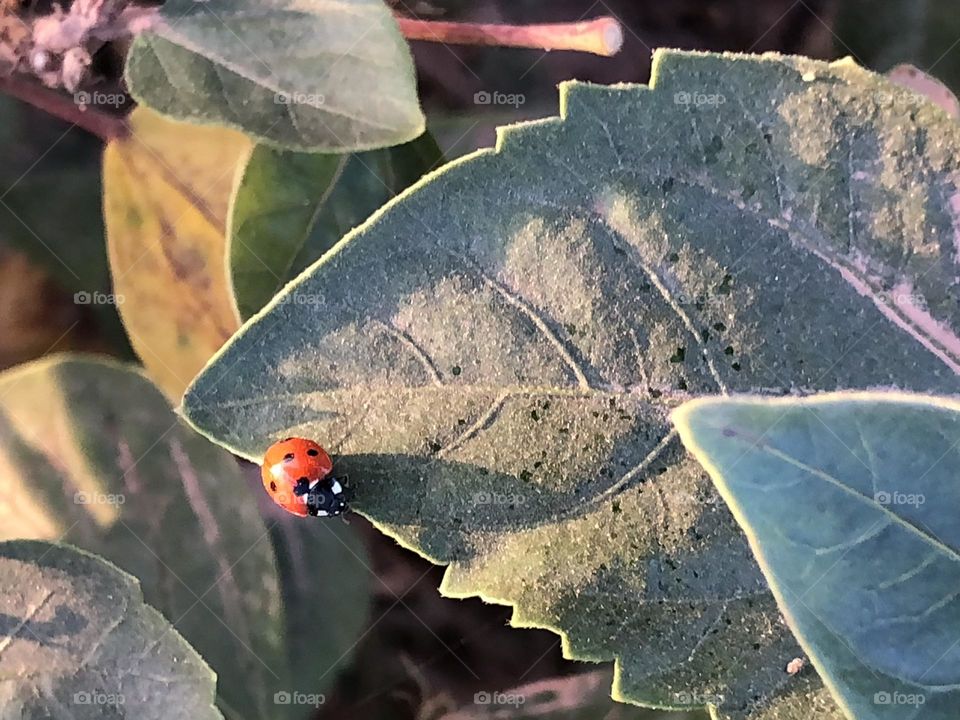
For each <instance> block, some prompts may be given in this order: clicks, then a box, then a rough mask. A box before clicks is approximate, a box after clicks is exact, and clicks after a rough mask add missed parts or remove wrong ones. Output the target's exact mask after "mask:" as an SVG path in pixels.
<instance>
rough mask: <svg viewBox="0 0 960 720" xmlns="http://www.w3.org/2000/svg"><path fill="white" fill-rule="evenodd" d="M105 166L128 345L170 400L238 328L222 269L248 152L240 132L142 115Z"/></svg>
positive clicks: (112, 147)
mask: <svg viewBox="0 0 960 720" xmlns="http://www.w3.org/2000/svg"><path fill="white" fill-rule="evenodd" d="M130 128H131V132H130V134H129V135H128V136H127V137H124V138H120V139H117V140H114V141H112V142H111V143H110V144H109V145H108V146H107V149H106V152H105V154H104V161H103V175H104V216H105V219H106V226H107V246H108V252H109V257H110V269H111V272H112V274H113V283H114V289H115V292H116V294H117V299H118V303H119V307H120V314H121V316H122V317H123V321H124V325H125V326H126V328H127V333H128V334H129V335H130V342H131V344H132V345H133V347H134V349H135V350H136V351H137V354H138V355H139V356H140V359H141V360H142V361H143V364H144V366H145V367H146V368H147V371H148V372H149V373H150V375H151V376H152V377H153V379H154V380H155V381H156V383H157V384H158V385H159V386H160V388H161V389H162V390H163V391H164V392H165V393H166V394H167V395H168V396H169V397H171V398H173V399H179V397H180V395H181V394H182V392H183V389H184V388H185V387H186V385H187V383H188V382H189V381H190V379H191V378H193V376H194V375H195V374H196V373H197V371H199V370H200V368H202V367H203V366H204V364H205V363H206V361H207V360H208V359H209V358H210V356H211V355H213V353H214V352H216V351H217V349H219V347H220V346H221V345H222V344H223V342H224V341H225V340H226V339H227V338H228V337H230V336H231V335H232V334H233V332H234V330H236V329H237V327H238V325H239V323H238V320H237V315H236V311H235V309H234V305H233V301H232V300H231V295H230V290H229V288H228V286H227V279H226V272H225V270H224V267H225V257H224V253H225V248H226V245H225V232H226V230H225V228H226V217H227V207H228V204H229V200H230V193H231V189H232V187H233V183H234V177H235V175H236V173H237V170H238V167H242V166H243V164H244V162H245V160H246V157H247V155H248V154H249V152H250V149H251V143H250V141H249V140H248V139H247V138H246V137H245V136H244V135H241V134H240V133H238V132H234V131H232V130H227V129H224V128H216V127H201V126H196V125H188V124H185V123H178V122H173V121H171V120H167V119H165V118H163V117H161V116H160V115H157V114H156V113H154V112H152V111H150V110H147V109H146V108H142V107H141V108H137V109H136V110H134V111H133V113H132V114H131V116H130Z"/></svg>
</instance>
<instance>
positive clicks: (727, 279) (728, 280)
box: [717, 275, 733, 295]
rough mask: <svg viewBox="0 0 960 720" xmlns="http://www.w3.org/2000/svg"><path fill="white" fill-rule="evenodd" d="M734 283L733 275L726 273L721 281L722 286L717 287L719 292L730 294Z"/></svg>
mask: <svg viewBox="0 0 960 720" xmlns="http://www.w3.org/2000/svg"><path fill="white" fill-rule="evenodd" d="M732 285H733V275H724V276H723V280H722V281H721V283H720V286H719V287H718V288H717V292H719V293H721V294H723V295H729V294H730V288H731V287H732Z"/></svg>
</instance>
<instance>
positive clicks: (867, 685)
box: [673, 393, 960, 720]
mask: <svg viewBox="0 0 960 720" xmlns="http://www.w3.org/2000/svg"><path fill="white" fill-rule="evenodd" d="M673 417H674V421H675V422H676V424H677V428H678V429H679V431H680V436H681V437H682V438H683V442H684V444H685V445H686V446H687V447H688V448H689V449H690V450H691V451H692V452H693V453H694V455H696V457H697V459H698V460H699V461H700V463H701V464H702V465H703V466H704V467H705V468H707V470H708V471H709V472H710V475H711V477H712V478H713V481H714V483H716V485H717V487H718V489H719V490H720V494H721V495H722V496H723V498H724V500H726V501H727V504H728V505H729V506H730V508H731V509H732V510H733V513H734V515H735V516H736V518H737V520H738V521H739V522H740V525H741V526H742V527H743V529H744V530H745V531H746V533H747V536H748V537H749V538H750V545H751V547H752V548H753V551H754V553H755V554H756V556H757V559H758V560H759V561H760V565H761V567H762V568H763V570H764V574H765V575H766V578H767V580H768V581H769V583H770V587H771V588H772V589H773V591H774V593H775V594H776V596H777V600H778V601H779V603H780V607H781V608H782V609H783V610H784V613H785V614H786V616H787V618H788V620H789V622H790V626H791V627H792V628H793V630H794V631H795V632H796V633H797V636H798V637H799V638H800V641H801V642H802V643H803V645H804V647H805V648H806V649H807V651H808V652H809V654H810V657H811V658H812V659H813V661H814V663H816V665H817V667H818V669H820V671H821V672H822V673H823V676H824V678H826V680H827V681H828V683H829V684H830V687H831V688H832V689H833V690H834V694H835V695H836V696H837V697H838V698H839V699H840V700H841V702H842V704H843V706H844V708H845V709H846V711H847V713H848V714H849V716H850V717H851V718H856V719H857V720H894V719H896V720H900V719H902V718H920V717H922V718H924V720H948V719H949V720H953V718H956V717H957V708H958V707H960V642H958V641H957V632H958V629H960V600H958V596H957V587H958V585H960V526H958V524H957V519H956V518H957V508H958V507H960V485H958V483H957V477H958V475H960V404H958V403H956V402H954V401H947V400H942V399H935V398H927V397H923V396H915V395H900V394H894V395H883V394H877V393H874V394H868V393H857V394H849V393H840V394H836V395H830V396H825V397H824V396H821V397H815V398H810V399H805V400H798V399H781V400H768V399H759V398H758V399H751V398H736V399H706V400H695V401H693V402H690V403H687V404H686V405H684V406H683V407H681V408H680V409H679V410H677V411H676V412H675V413H674V416H673Z"/></svg>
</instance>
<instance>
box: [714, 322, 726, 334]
mask: <svg viewBox="0 0 960 720" xmlns="http://www.w3.org/2000/svg"><path fill="white" fill-rule="evenodd" d="M713 329H714V330H716V331H717V332H723V331H724V330H726V329H727V326H726V325H724V324H723V323H722V322H717V323H714V324H713Z"/></svg>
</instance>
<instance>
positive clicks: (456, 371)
mask: <svg viewBox="0 0 960 720" xmlns="http://www.w3.org/2000/svg"><path fill="white" fill-rule="evenodd" d="M450 372H452V373H453V374H454V375H459V374H460V373H462V372H463V369H462V368H461V367H460V366H459V365H454V366H453V367H452V368H450Z"/></svg>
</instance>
